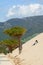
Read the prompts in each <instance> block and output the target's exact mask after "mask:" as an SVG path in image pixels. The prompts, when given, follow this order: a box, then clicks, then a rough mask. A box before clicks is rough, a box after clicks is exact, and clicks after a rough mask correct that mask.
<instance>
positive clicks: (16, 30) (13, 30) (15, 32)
mask: <svg viewBox="0 0 43 65" xmlns="http://www.w3.org/2000/svg"><path fill="white" fill-rule="evenodd" d="M25 31H26V29H25V28H22V27H19V26H16V27H12V28H10V29H7V30H5V31H4V33H6V34H8V35H10V36H13V37H14V36H19V35H20V36H22V35H23V34H24V33H25Z"/></svg>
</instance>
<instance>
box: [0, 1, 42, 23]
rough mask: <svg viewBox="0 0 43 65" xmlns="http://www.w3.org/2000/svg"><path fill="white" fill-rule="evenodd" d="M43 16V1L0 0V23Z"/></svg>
mask: <svg viewBox="0 0 43 65" xmlns="http://www.w3.org/2000/svg"><path fill="white" fill-rule="evenodd" d="M37 15H43V0H0V22H4V21H6V20H8V19H11V18H23V17H29V16H37Z"/></svg>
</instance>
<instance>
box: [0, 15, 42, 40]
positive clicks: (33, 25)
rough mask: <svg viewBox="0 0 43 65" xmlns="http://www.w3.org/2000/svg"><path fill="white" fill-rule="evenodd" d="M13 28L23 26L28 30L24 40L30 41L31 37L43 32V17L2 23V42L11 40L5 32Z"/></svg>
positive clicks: (0, 32) (0, 24)
mask: <svg viewBox="0 0 43 65" xmlns="http://www.w3.org/2000/svg"><path fill="white" fill-rule="evenodd" d="M13 26H22V27H25V28H26V29H27V32H26V34H25V35H24V36H23V37H22V39H24V40H26V39H30V38H31V37H33V36H35V35H37V34H39V33H41V32H43V16H32V17H24V18H13V19H9V20H7V21H6V22H2V23H1V22H0V40H3V39H6V38H9V36H8V35H5V34H4V33H3V31H4V30H5V29H8V28H11V27H13Z"/></svg>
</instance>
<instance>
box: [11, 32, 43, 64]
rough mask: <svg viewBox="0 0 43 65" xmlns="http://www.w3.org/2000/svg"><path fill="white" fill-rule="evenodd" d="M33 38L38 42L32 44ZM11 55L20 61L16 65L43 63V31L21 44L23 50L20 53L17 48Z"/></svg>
mask: <svg viewBox="0 0 43 65" xmlns="http://www.w3.org/2000/svg"><path fill="white" fill-rule="evenodd" d="M35 40H38V43H37V44H36V45H34V46H32V45H33V44H34V42H35ZM12 55H13V56H16V58H18V60H19V61H20V62H19V63H21V64H18V65H43V33H41V34H39V35H37V36H36V37H34V38H32V39H31V40H30V41H27V42H26V43H25V44H23V50H22V53H21V54H20V55H19V53H18V49H16V50H14V51H13V52H12ZM18 60H17V61H18ZM14 62H15V61H14ZM15 63H16V62H15ZM15 65H17V64H15Z"/></svg>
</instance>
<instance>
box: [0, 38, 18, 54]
mask: <svg viewBox="0 0 43 65" xmlns="http://www.w3.org/2000/svg"><path fill="white" fill-rule="evenodd" d="M17 47H18V40H17V39H15V40H12V39H7V40H3V41H1V42H0V53H4V54H7V53H8V52H12V51H13V50H14V49H16V48H17ZM7 48H8V50H6V49H7ZM10 49H11V50H10Z"/></svg>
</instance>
